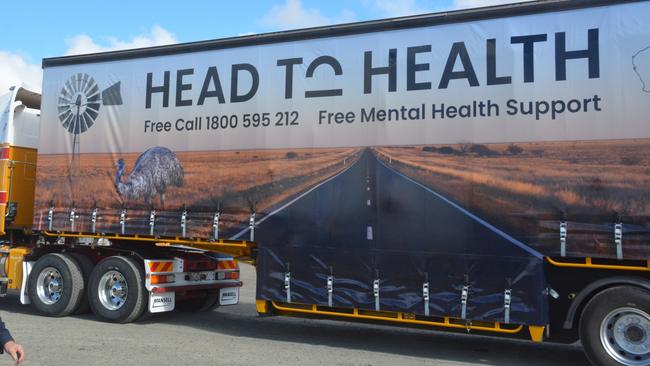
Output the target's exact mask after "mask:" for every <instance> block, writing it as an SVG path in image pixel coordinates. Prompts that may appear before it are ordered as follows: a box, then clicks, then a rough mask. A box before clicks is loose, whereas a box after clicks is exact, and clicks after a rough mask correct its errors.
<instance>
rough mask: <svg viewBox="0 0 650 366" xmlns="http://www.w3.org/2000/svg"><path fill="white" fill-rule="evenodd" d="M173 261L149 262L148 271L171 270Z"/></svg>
mask: <svg viewBox="0 0 650 366" xmlns="http://www.w3.org/2000/svg"><path fill="white" fill-rule="evenodd" d="M173 269H174V262H149V271H150V272H172V271H173Z"/></svg>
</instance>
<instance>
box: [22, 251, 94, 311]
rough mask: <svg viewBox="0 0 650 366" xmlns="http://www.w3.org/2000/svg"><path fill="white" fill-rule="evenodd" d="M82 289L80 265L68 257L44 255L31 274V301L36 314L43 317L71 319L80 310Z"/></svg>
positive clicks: (29, 289)
mask: <svg viewBox="0 0 650 366" xmlns="http://www.w3.org/2000/svg"><path fill="white" fill-rule="evenodd" d="M83 289H84V278H83V275H82V273H81V268H80V267H79V264H77V262H75V261H74V260H73V259H72V258H71V257H70V256H68V255H65V254H59V253H51V254H46V255H44V256H43V257H41V258H40V259H39V260H37V261H36V264H34V268H33V269H32V271H31V273H30V274H29V284H28V293H29V297H30V299H31V301H32V304H33V306H34V307H35V308H36V310H38V311H39V312H40V313H42V314H44V315H48V316H67V315H70V314H71V313H72V312H73V311H75V310H76V309H77V308H78V306H79V303H80V301H81V297H82V295H83Z"/></svg>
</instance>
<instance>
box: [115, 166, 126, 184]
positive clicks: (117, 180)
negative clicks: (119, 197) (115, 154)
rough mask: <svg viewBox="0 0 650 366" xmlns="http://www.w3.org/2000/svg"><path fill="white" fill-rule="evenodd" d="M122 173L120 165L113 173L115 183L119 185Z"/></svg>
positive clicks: (122, 169)
mask: <svg viewBox="0 0 650 366" xmlns="http://www.w3.org/2000/svg"><path fill="white" fill-rule="evenodd" d="M122 174H124V167H120V168H119V169H118V170H117V172H116V173H115V185H116V186H119V185H120V183H122Z"/></svg>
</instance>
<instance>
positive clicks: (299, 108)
mask: <svg viewBox="0 0 650 366" xmlns="http://www.w3.org/2000/svg"><path fill="white" fill-rule="evenodd" d="M43 68H44V74H43V88H42V98H41V95H39V94H37V93H32V92H29V91H28V90H26V89H24V88H19V87H16V88H13V89H12V90H11V91H10V93H9V94H8V95H6V96H5V97H3V98H2V99H0V102H2V108H4V109H3V114H2V119H1V120H0V121H1V125H2V127H3V129H2V133H3V135H2V137H3V142H4V144H3V147H2V150H0V151H1V154H0V170H2V176H3V179H2V181H0V191H1V192H0V203H2V206H0V207H1V208H0V213H3V214H4V216H5V220H4V223H3V224H4V228H3V230H0V231H2V232H3V233H4V243H5V245H4V246H3V254H2V262H3V264H4V266H0V268H4V271H5V273H4V276H2V277H3V282H2V283H3V292H6V289H7V288H8V289H16V290H19V291H20V300H21V302H23V303H31V304H32V305H33V306H34V307H35V308H36V309H37V310H38V311H40V312H41V313H43V314H45V315H51V316H65V315H69V314H71V313H74V312H79V311H85V310H87V309H88V308H90V309H92V311H93V312H94V313H95V314H97V315H98V316H99V317H101V318H103V319H105V320H109V321H115V322H129V321H134V320H137V319H138V318H139V317H141V316H143V315H145V316H146V315H148V314H151V313H155V312H161V311H170V310H173V309H174V308H176V307H184V308H187V309H190V310H197V311H198V310H209V309H213V308H214V307H216V306H218V305H228V304H236V303H237V302H238V288H239V286H241V282H240V281H239V278H238V267H237V261H238V260H239V261H246V262H249V263H252V264H254V265H255V266H256V269H257V291H256V305H257V311H258V313H259V314H260V315H289V316H307V317H318V318H320V317H324V318H335V319H348V320H349V319H354V320H359V321H369V322H381V323H388V324H397V325H403V326H417V327H430V328H432V329H444V330H449V331H458V332H471V333H479V334H493V335H502V336H506V337H528V338H530V339H532V340H533V341H534V342H541V341H543V340H548V341H556V342H574V341H577V340H578V339H579V340H581V341H582V344H583V346H584V348H585V351H586V353H587V355H588V357H589V359H590V361H591V362H592V363H593V364H595V365H628V366H629V365H648V364H650V335H649V334H650V315H649V314H650V256H649V253H650V220H649V219H650V201H649V198H648V197H650V194H649V193H650V178H649V177H650V176H649V174H650V173H649V170H648V169H649V165H650V149H649V148H650V127H649V126H648V123H647V122H648V120H647V116H648V115H649V114H650V99H649V98H650V94H649V93H648V88H647V85H649V84H648V83H650V3H649V2H647V1H618V2H611V1H600V0H595V1H583V0H548V1H531V2H526V3H518V4H510V5H503V6H494V7H486V8H478V9H469V10H460V11H452V12H444V13H434V14H426V15H418V16H410V17H402V18H393V19H386V20H378V21H368V22H361V23H352V24H343V25H336V26H327V27H317V28H310V29H303V30H294V31H284V32H275V33H267V34H256V35H250V36H243V37H234V38H226V39H220V40H212V41H201V42H193V43H184V44H177V45H170V46H160V47H152V48H143V49H136V50H124V51H114V52H106V53H98V54H90V55H79V56H66V57H58V58H48V59H45V60H43Z"/></svg>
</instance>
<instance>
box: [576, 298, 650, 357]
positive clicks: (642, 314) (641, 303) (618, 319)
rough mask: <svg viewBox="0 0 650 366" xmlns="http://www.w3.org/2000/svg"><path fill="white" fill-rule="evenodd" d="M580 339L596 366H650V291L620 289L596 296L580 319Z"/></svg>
mask: <svg viewBox="0 0 650 366" xmlns="http://www.w3.org/2000/svg"><path fill="white" fill-rule="evenodd" d="M580 340H581V341H582V345H583V346H584V349H585V352H586V354H587V357H588V358H589V361H591V363H592V364H593V365H594V366H621V365H625V366H647V365H650V292H648V291H645V290H643V289H641V288H637V287H632V286H618V287H612V288H609V289H606V290H603V291H601V292H600V293H598V294H596V295H595V296H594V297H593V298H592V299H591V300H590V301H589V302H588V303H587V305H586V306H585V308H584V310H583V312H582V315H581V316H580Z"/></svg>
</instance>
